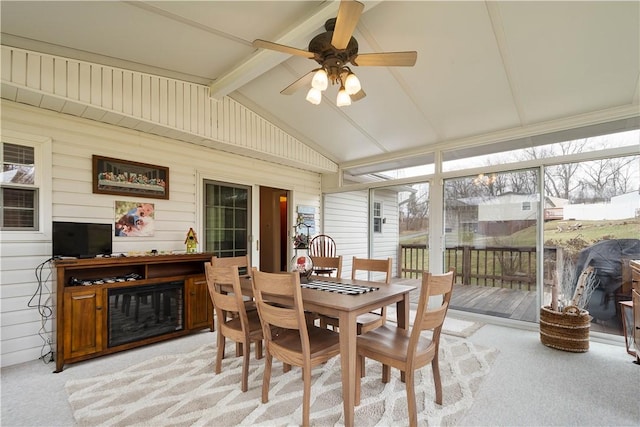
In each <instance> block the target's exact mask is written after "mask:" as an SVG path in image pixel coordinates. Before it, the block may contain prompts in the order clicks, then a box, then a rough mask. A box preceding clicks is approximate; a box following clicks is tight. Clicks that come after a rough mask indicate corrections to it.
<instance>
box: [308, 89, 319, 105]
mask: <svg viewBox="0 0 640 427" xmlns="http://www.w3.org/2000/svg"><path fill="white" fill-rule="evenodd" d="M307 101H309V102H310V103H312V104H313V105H318V104H320V101H322V92H320V89H316V88H315V87H312V88H311V89H309V92H307Z"/></svg>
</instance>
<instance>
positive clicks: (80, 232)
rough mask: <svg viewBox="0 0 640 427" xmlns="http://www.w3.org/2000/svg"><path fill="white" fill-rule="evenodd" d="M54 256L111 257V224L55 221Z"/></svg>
mask: <svg viewBox="0 0 640 427" xmlns="http://www.w3.org/2000/svg"><path fill="white" fill-rule="evenodd" d="M52 228H53V256H54V257H76V258H95V257H96V256H98V255H111V251H112V243H113V230H112V228H111V224H96V223H86V222H59V221H53V227H52Z"/></svg>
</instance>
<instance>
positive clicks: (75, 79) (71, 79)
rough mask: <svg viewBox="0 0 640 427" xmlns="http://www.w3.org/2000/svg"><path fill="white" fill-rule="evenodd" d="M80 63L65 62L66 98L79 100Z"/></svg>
mask: <svg viewBox="0 0 640 427" xmlns="http://www.w3.org/2000/svg"><path fill="white" fill-rule="evenodd" d="M79 82H80V63H78V62H76V61H67V98H71V99H74V100H77V99H80V89H79Z"/></svg>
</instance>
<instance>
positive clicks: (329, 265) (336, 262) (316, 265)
mask: <svg viewBox="0 0 640 427" xmlns="http://www.w3.org/2000/svg"><path fill="white" fill-rule="evenodd" d="M310 258H311V262H312V263H313V271H312V274H316V275H319V276H320V275H325V274H326V275H328V276H330V277H331V276H332V275H333V273H334V272H335V273H336V277H337V278H338V279H339V278H340V277H341V276H342V255H338V256H335V257H328V256H311V257H310Z"/></svg>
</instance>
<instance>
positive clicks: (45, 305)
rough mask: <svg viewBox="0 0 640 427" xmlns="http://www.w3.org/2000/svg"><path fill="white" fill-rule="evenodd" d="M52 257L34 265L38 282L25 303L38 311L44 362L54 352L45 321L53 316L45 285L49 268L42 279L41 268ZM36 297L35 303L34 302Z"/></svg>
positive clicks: (46, 361)
mask: <svg viewBox="0 0 640 427" xmlns="http://www.w3.org/2000/svg"><path fill="white" fill-rule="evenodd" d="M53 259H54V258H49V259H48V260H46V261H44V262H43V263H41V264H40V265H38V266H37V267H36V270H35V275H36V280H37V282H38V287H37V289H36V291H35V293H34V294H33V295H32V296H31V299H29V302H28V303H27V307H29V308H37V309H38V313H39V314H40V329H39V330H38V335H39V336H40V338H42V341H43V344H42V349H41V350H40V359H42V361H43V362H44V363H45V364H47V363H50V362H53V360H54V358H53V355H54V352H53V338H52V336H51V333H50V332H47V322H48V321H49V320H51V319H52V318H53V308H52V307H51V305H50V303H51V289H49V288H48V287H47V282H48V281H49V279H50V278H51V269H49V274H48V275H47V277H46V278H44V279H43V270H44V268H45V266H46V265H47V264H49V263H51V261H53ZM45 295H46V298H45ZM36 299H37V303H35V300H36Z"/></svg>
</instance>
